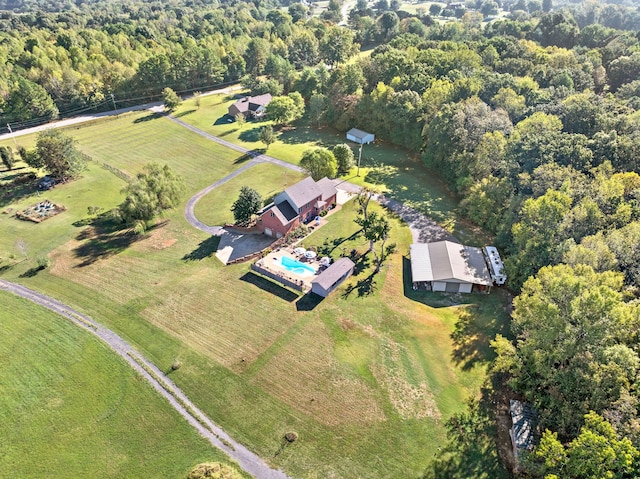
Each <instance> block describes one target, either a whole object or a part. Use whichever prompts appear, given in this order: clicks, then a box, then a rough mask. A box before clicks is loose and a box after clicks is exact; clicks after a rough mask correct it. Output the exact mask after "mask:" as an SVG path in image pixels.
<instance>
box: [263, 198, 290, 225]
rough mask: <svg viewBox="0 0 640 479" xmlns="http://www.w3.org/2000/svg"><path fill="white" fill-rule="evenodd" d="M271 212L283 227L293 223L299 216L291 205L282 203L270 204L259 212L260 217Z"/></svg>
mask: <svg viewBox="0 0 640 479" xmlns="http://www.w3.org/2000/svg"><path fill="white" fill-rule="evenodd" d="M268 212H271V213H273V215H274V216H275V217H276V218H277V219H278V221H279V222H280V224H281V225H287V224H289V223H291V221H292V220H293V219H295V218H296V217H297V216H298V213H297V212H296V211H294V210H293V208H291V206H290V205H289V203H287V202H286V201H282V202H280V203H278V204H275V203H269V204H268V205H267V206H265V207H264V208H262V209H261V210H260V211H258V213H257V214H258V216H262V215H264V214H265V213H268Z"/></svg>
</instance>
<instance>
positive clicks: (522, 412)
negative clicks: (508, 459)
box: [509, 399, 537, 456]
mask: <svg viewBox="0 0 640 479" xmlns="http://www.w3.org/2000/svg"><path fill="white" fill-rule="evenodd" d="M509 413H510V414H511V423H512V424H513V426H512V428H511V439H512V440H513V446H514V450H515V453H516V456H517V455H518V452H520V451H527V450H529V449H531V448H532V447H533V442H534V436H535V424H536V421H537V414H536V411H535V410H534V409H533V407H531V405H529V404H527V403H524V402H522V401H518V400H516V399H511V400H510V401H509Z"/></svg>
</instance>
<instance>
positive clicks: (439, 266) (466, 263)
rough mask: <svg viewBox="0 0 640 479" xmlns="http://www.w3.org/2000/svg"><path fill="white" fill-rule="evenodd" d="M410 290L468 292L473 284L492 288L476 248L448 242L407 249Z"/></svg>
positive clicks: (413, 245)
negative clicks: (409, 254)
mask: <svg viewBox="0 0 640 479" xmlns="http://www.w3.org/2000/svg"><path fill="white" fill-rule="evenodd" d="M410 253H411V276H412V281H413V287H414V289H418V287H420V286H425V287H426V288H427V289H431V290H433V291H445V292H448V293H470V292H471V291H472V290H473V285H478V286H480V287H481V288H482V289H485V288H489V287H491V286H492V285H493V280H492V279H491V275H490V274H489V270H488V269H487V264H486V262H485V260H484V255H483V253H482V250H481V249H480V248H474V247H473V246H465V245H461V244H458V243H453V242H451V241H437V242H435V243H414V244H412V245H411V246H410Z"/></svg>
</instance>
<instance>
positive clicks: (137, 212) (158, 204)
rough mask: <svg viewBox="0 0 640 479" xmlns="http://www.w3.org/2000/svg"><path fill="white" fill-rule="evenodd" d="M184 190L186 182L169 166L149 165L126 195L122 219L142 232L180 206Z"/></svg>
mask: <svg viewBox="0 0 640 479" xmlns="http://www.w3.org/2000/svg"><path fill="white" fill-rule="evenodd" d="M184 191H185V182H184V179H183V178H182V177H180V176H178V175H176V174H175V173H174V171H173V170H172V169H171V168H170V167H169V165H164V166H160V165H159V164H157V163H149V164H147V165H146V166H145V167H144V173H139V174H138V175H137V176H136V178H135V179H134V180H132V181H131V182H130V183H129V184H128V185H127V187H126V188H124V190H123V193H125V194H126V198H125V200H124V201H123V202H122V203H121V204H120V206H118V209H117V214H118V216H119V218H120V219H121V220H122V221H123V222H124V223H126V224H127V225H129V226H132V227H133V228H134V229H135V231H136V232H143V231H144V230H145V229H146V228H147V227H148V226H149V224H150V223H151V221H152V220H153V219H155V218H156V216H158V215H160V214H162V213H163V212H165V211H167V210H171V209H173V208H175V207H176V206H178V204H179V202H180V200H181V199H182V196H183V195H184Z"/></svg>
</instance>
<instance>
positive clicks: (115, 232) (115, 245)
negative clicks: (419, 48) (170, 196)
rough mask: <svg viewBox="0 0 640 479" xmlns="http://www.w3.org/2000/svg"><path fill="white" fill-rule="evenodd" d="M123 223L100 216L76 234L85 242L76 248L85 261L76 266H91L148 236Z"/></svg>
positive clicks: (79, 256)
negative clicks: (132, 229) (125, 226)
mask: <svg viewBox="0 0 640 479" xmlns="http://www.w3.org/2000/svg"><path fill="white" fill-rule="evenodd" d="M164 224H166V222H163V223H160V224H158V225H155V226H154V227H152V228H151V229H155V228H158V227H160V226H163V225H164ZM122 227H123V225H122V224H121V223H117V222H116V221H114V220H113V219H111V218H108V217H106V216H100V217H98V218H96V220H95V221H94V222H93V224H92V226H90V227H88V228H86V229H84V230H82V231H80V233H78V235H77V236H76V239H77V240H78V241H82V242H83V243H82V244H81V245H80V246H78V247H77V248H76V249H74V251H73V252H74V255H75V257H76V258H82V259H83V261H82V262H81V263H80V264H78V265H76V268H83V267H85V266H89V265H91V264H93V263H95V262H96V261H98V260H99V259H106V258H109V257H111V256H113V255H116V254H118V253H120V252H122V251H124V250H125V249H127V248H128V247H129V246H131V245H132V244H134V243H136V242H138V241H140V240H142V239H144V238H146V237H147V236H146V235H142V234H135V233H134V232H133V231H131V230H130V229H122Z"/></svg>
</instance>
